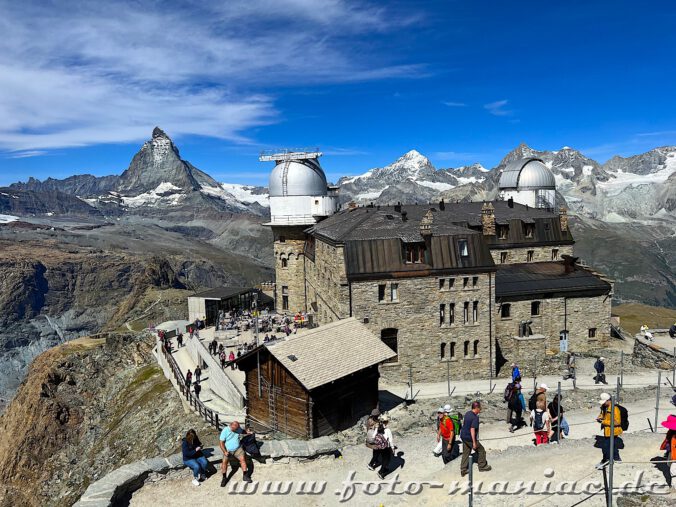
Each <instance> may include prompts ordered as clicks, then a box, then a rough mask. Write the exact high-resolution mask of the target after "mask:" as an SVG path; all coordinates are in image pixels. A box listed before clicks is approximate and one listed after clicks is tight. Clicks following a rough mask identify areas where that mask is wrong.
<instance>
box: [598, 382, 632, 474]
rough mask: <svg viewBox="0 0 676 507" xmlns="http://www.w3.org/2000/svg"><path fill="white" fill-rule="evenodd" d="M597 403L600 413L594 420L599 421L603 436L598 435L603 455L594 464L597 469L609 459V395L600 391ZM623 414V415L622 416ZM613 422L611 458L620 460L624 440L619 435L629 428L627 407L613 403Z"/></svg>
mask: <svg viewBox="0 0 676 507" xmlns="http://www.w3.org/2000/svg"><path fill="white" fill-rule="evenodd" d="M599 404H600V405H601V413H600V414H599V416H598V417H597V418H596V421H597V422H599V423H601V430H602V431H603V436H601V437H600V444H601V451H602V452H603V457H602V459H601V462H600V463H599V464H598V465H596V468H597V469H598V470H601V469H603V468H604V467H605V466H606V465H607V464H608V462H609V461H610V426H611V419H610V417H611V414H610V406H611V401H610V395H609V394H608V393H601V397H600V399H599ZM623 415H624V417H623ZM612 417H613V421H612V423H613V424H614V432H613V435H614V437H615V442H614V445H613V460H614V461H622V460H621V459H620V449H621V448H623V447H624V442H622V438H621V437H620V435H622V433H623V432H624V431H625V430H626V429H627V428H629V418H628V413H627V409H625V408H624V407H622V406H621V405H615V410H614V411H613V414H612Z"/></svg>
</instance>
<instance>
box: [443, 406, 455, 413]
mask: <svg viewBox="0 0 676 507" xmlns="http://www.w3.org/2000/svg"><path fill="white" fill-rule="evenodd" d="M451 410H453V409H452V408H451V406H450V405H448V404H447V405H444V412H450V411H451Z"/></svg>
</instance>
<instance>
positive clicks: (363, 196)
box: [354, 190, 383, 201]
mask: <svg viewBox="0 0 676 507" xmlns="http://www.w3.org/2000/svg"><path fill="white" fill-rule="evenodd" d="M382 193H383V191H382V190H377V191H375V192H362V193H361V194H357V195H355V196H354V198H355V199H358V200H360V201H362V200H363V201H366V200H369V199H377V198H378V197H380V194H382Z"/></svg>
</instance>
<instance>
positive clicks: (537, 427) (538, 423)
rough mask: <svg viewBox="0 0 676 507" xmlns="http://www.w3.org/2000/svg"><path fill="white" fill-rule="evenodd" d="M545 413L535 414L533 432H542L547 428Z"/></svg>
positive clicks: (537, 412) (537, 411)
mask: <svg viewBox="0 0 676 507" xmlns="http://www.w3.org/2000/svg"><path fill="white" fill-rule="evenodd" d="M544 415H545V413H544V411H542V412H540V411H539V410H536V411H535V413H534V414H533V431H542V430H543V429H544V427H545V423H544V421H543V419H544Z"/></svg>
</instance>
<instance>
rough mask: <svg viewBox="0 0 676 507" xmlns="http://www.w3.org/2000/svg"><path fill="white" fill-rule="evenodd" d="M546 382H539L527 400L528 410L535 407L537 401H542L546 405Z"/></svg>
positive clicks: (530, 410)
mask: <svg viewBox="0 0 676 507" xmlns="http://www.w3.org/2000/svg"><path fill="white" fill-rule="evenodd" d="M547 389H548V387H547V384H540V386H539V387H538V388H537V389H536V390H535V392H534V393H533V395H532V396H531V397H530V399H529V400H528V411H529V412H533V411H534V410H535V409H536V408H537V407H536V406H537V402H538V401H542V402H543V403H544V404H545V406H547Z"/></svg>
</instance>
